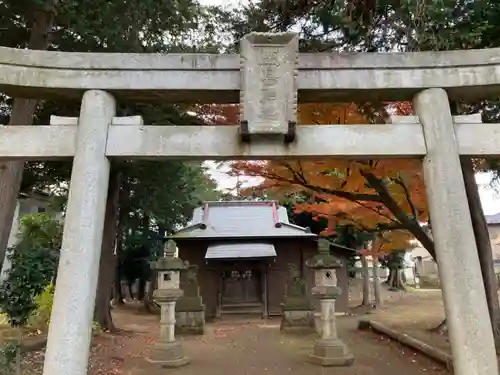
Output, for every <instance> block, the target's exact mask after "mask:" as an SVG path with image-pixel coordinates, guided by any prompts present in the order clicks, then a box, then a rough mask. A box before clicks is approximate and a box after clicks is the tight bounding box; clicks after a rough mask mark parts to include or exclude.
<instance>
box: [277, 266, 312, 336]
mask: <svg viewBox="0 0 500 375" xmlns="http://www.w3.org/2000/svg"><path fill="white" fill-rule="evenodd" d="M281 307H282V310H283V314H282V315H281V327H280V329H281V330H282V331H302V330H304V331H314V307H313V305H312V303H311V299H310V298H309V296H308V293H307V286H306V282H305V281H304V279H302V278H301V277H300V272H299V270H298V269H297V267H296V266H295V264H292V263H290V264H288V281H287V284H286V294H285V298H284V299H283V303H282V304H281Z"/></svg>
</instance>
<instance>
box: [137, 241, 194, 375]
mask: <svg viewBox="0 0 500 375" xmlns="http://www.w3.org/2000/svg"><path fill="white" fill-rule="evenodd" d="M176 249H177V247H176V245H175V242H174V241H172V240H170V241H168V242H167V244H166V251H165V257H164V258H160V259H159V260H158V261H156V262H153V263H152V265H151V268H153V269H154V270H156V271H157V272H158V289H156V290H155V291H154V293H153V299H154V300H155V302H157V303H158V304H159V305H160V307H161V316H160V337H159V339H158V341H157V342H156V345H155V346H154V348H153V350H151V353H150V354H149V357H148V358H147V360H148V361H149V362H151V363H154V364H158V365H160V366H161V367H180V366H184V365H186V364H188V363H189V358H188V357H186V355H185V354H184V350H183V348H182V345H181V343H180V342H178V341H175V302H176V301H177V300H178V299H179V298H180V297H182V296H183V294H184V292H183V291H182V290H181V289H180V288H179V286H180V271H182V270H185V269H186V268H187V265H186V264H184V262H183V261H182V260H181V259H180V258H178V257H174V255H175V253H176Z"/></svg>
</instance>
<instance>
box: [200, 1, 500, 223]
mask: <svg viewBox="0 0 500 375" xmlns="http://www.w3.org/2000/svg"><path fill="white" fill-rule="evenodd" d="M199 1H200V3H201V4H204V5H219V4H220V5H224V6H234V5H238V4H246V3H248V2H249V0H199ZM207 164H208V165H209V166H210V171H211V174H212V176H213V177H214V178H215V179H216V180H217V181H218V183H219V186H220V188H221V189H224V190H227V189H234V187H235V186H236V183H237V179H236V177H230V176H228V175H227V174H226V173H225V172H224V170H225V169H224V168H216V163H213V162H208V163H207ZM240 181H243V186H249V185H255V184H258V182H259V180H258V179H256V178H252V177H244V176H243V177H240ZM476 182H477V184H478V186H479V195H480V196H481V203H482V205H483V210H484V213H485V214H486V215H492V214H496V213H499V212H500V194H499V191H500V186H494V187H492V186H490V185H491V174H488V173H478V174H477V175H476Z"/></svg>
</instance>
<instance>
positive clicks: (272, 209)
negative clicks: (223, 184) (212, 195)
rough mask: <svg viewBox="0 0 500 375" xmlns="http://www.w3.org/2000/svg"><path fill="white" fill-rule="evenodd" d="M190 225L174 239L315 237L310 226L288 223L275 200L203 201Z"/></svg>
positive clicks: (282, 210)
mask: <svg viewBox="0 0 500 375" xmlns="http://www.w3.org/2000/svg"><path fill="white" fill-rule="evenodd" d="M191 222H192V224H191V225H189V226H187V227H185V228H182V229H180V230H178V231H176V232H175V234H173V235H172V236H171V238H173V239H175V240H181V239H195V238H206V239H209V238H214V239H215V238H220V239H223V238H224V239H236V238H247V239H248V238H254V239H258V238H279V237H281V238H297V237H303V238H311V239H313V238H315V237H316V235H315V234H314V233H311V232H310V230H309V228H304V227H300V226H298V225H294V224H291V223H290V222H289V220H288V214H287V211H286V208H285V207H282V206H279V205H278V203H277V202H275V201H227V202H205V204H204V205H203V206H201V207H197V208H196V209H195V210H194V213H193V218H192V220H191Z"/></svg>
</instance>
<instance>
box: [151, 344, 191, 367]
mask: <svg viewBox="0 0 500 375" xmlns="http://www.w3.org/2000/svg"><path fill="white" fill-rule="evenodd" d="M147 361H148V362H149V363H152V364H155V365H158V366H160V367H167V368H175V367H182V366H185V365H187V364H188V363H189V362H190V361H191V360H190V359H189V358H188V357H186V355H185V354H184V350H183V348H182V345H181V343H180V342H177V341H174V342H159V343H157V344H156V345H155V346H154V348H153V350H151V353H150V354H149V356H148V358H147Z"/></svg>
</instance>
